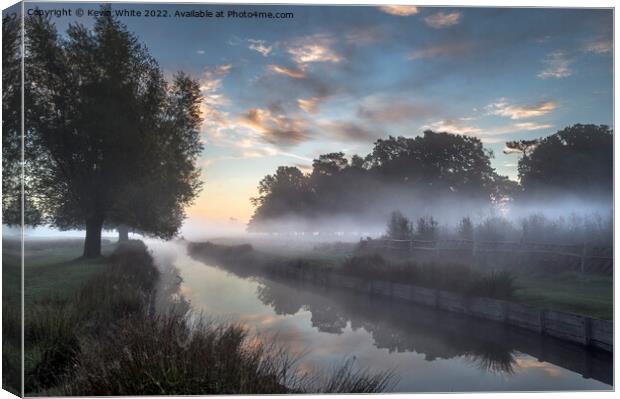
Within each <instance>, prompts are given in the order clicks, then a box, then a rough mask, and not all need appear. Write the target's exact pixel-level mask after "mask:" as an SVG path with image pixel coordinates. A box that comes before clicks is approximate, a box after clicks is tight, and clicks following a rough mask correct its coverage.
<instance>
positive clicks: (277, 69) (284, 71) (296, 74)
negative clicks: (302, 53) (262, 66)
mask: <svg viewBox="0 0 620 399" xmlns="http://www.w3.org/2000/svg"><path fill="white" fill-rule="evenodd" d="M267 69H269V70H270V71H271V72H274V73H278V74H281V75H286V76H288V77H289V78H293V79H303V78H305V77H306V73H305V72H304V71H301V70H299V69H290V68H286V67H283V66H280V65H273V64H272V65H267Z"/></svg>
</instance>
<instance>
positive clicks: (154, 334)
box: [3, 241, 391, 396]
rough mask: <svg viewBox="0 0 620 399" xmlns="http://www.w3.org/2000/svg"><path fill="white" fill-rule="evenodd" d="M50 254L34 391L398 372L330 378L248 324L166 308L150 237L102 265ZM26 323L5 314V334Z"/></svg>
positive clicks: (40, 293) (295, 386) (8, 361)
mask: <svg viewBox="0 0 620 399" xmlns="http://www.w3.org/2000/svg"><path fill="white" fill-rule="evenodd" d="M40 251H41V254H39V255H40V262H32V263H31V264H30V266H28V267H30V268H32V269H33V270H36V271H39V272H40V273H41V274H43V275H44V276H45V277H46V278H47V280H46V279H43V278H40V279H35V282H36V281H38V283H37V284H38V285H37V284H34V285H32V287H35V288H36V290H35V292H34V294H33V295H32V297H31V299H30V300H29V302H28V306H27V307H26V315H25V326H24V330H25V348H26V353H25V359H24V360H25V381H24V384H25V393H26V395H30V396H41V395H43V396H44V395H53V396H66V395H79V396H103V395H145V394H150V395H155V394H167V395H183V394H193V395H196V394H224V393H229V394H230V393H237V394H254V393H270V394H274V393H291V392H296V393H306V392H343V391H341V390H342V389H345V390H347V391H346V392H378V391H381V390H384V389H387V388H388V387H389V386H390V382H391V374H390V373H380V374H374V375H370V374H368V373H366V372H365V371H364V370H360V369H355V368H354V367H352V366H351V364H350V363H349V362H347V363H345V364H344V365H343V366H342V367H341V368H340V369H338V370H337V371H336V372H335V373H334V374H333V375H331V376H330V377H329V378H327V379H324V380H320V379H318V378H317V377H316V376H310V375H306V374H301V373H299V372H297V370H296V368H295V362H294V360H295V359H292V358H291V356H290V355H289V354H288V353H287V352H286V351H283V350H280V349H278V348H277V343H273V342H271V343H270V342H268V341H266V342H262V341H259V340H256V339H255V338H253V337H250V336H249V335H248V332H247V330H246V329H245V327H243V326H241V325H234V324H215V323H208V322H205V321H202V319H200V318H198V319H197V320H198V322H196V323H192V324H191V325H190V324H189V322H188V319H187V318H185V317H182V316H181V315H180V314H178V313H169V314H168V313H166V314H158V313H156V312H155V310H154V306H153V304H154V300H153V299H154V296H155V289H156V288H155V287H156V283H157V282H158V281H159V278H160V272H159V271H158V269H157V268H156V267H155V265H154V263H153V259H152V257H151V256H150V254H149V253H148V251H147V249H146V246H145V245H144V244H143V243H142V242H139V241H130V242H128V243H124V244H123V245H121V246H118V248H116V249H115V250H114V252H113V253H112V254H111V255H109V256H107V257H105V258H102V259H101V260H98V261H97V262H95V264H93V263H92V262H90V261H89V262H85V261H82V260H69V261H65V262H63V261H62V260H59V258H58V257H57V255H58V254H57V252H58V249H53V250H52V249H51V250H50V258H49V259H52V260H51V261H50V262H48V263H46V262H45V256H44V252H45V249H44V248H42V249H40ZM61 252H62V251H61ZM69 252H70V251H69ZM64 254H66V255H67V258H70V257H69V255H68V253H67V251H66V252H65V253H63V254H60V255H61V256H64ZM79 267H82V268H88V271H87V272H82V271H80V270H79ZM54 271H55V272H56V273H55V274H54ZM69 274H75V276H70V275H69ZM45 281H47V284H44V282H45ZM3 310H4V309H3ZM5 316H11V313H10V311H9V312H6V313H5ZM19 323H20V320H19V317H4V318H3V328H5V331H18V330H19V328H20V326H19ZM4 344H5V347H6V348H7V349H8V350H7V351H5V352H4V353H3V366H5V365H8V366H9V369H10V370H15V369H18V367H16V365H17V363H16V362H19V355H18V349H19V342H17V343H16V342H10V341H4ZM7 344H8V346H7ZM11 350H12V351H11ZM16 354H17V355H16ZM15 355H16V356H15Z"/></svg>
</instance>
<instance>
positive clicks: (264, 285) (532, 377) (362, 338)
mask: <svg viewBox="0 0 620 399" xmlns="http://www.w3.org/2000/svg"><path fill="white" fill-rule="evenodd" d="M149 246H150V247H151V249H152V250H153V253H154V255H155V257H156V259H157V260H158V262H159V263H160V264H171V265H174V266H175V267H176V268H177V269H178V271H179V273H180V276H181V277H182V279H183V282H182V283H181V287H180V291H181V294H182V295H183V296H184V297H185V298H186V299H187V300H189V302H190V304H191V307H192V308H193V309H194V310H197V311H202V312H204V314H206V315H208V316H210V317H213V318H215V319H217V320H223V321H229V322H237V321H239V322H242V323H245V324H246V325H248V326H250V327H251V328H253V329H254V331H255V332H257V333H258V334H259V335H260V336H262V337H271V336H272V335H273V334H277V339H278V342H279V343H281V344H283V345H284V346H285V347H286V348H288V349H289V350H291V351H292V352H294V353H302V352H303V353H304V354H305V355H304V356H303V357H302V358H301V360H300V363H299V367H300V369H301V370H303V371H311V370H320V371H322V372H329V371H330V370H333V369H334V368H335V367H336V366H338V365H341V364H342V363H343V362H344V361H345V359H349V358H351V357H354V358H355V360H356V362H357V364H358V365H359V366H361V367H365V368H368V369H369V370H371V371H377V372H379V371H385V370H392V371H393V372H394V374H395V375H396V377H397V378H398V382H397V384H396V385H395V387H394V390H395V391H398V392H450V391H541V390H610V389H612V386H611V384H612V378H613V377H612V376H613V371H612V363H613V362H612V357H611V355H609V354H607V353H604V352H599V351H591V350H586V349H584V348H582V347H579V346H577V345H573V344H570V343H566V342H562V341H559V340H556V339H552V338H549V337H543V336H541V335H539V334H534V333H530V332H526V331H522V330H519V329H515V328H511V327H508V326H504V325H501V324H498V323H492V322H485V321H481V320H477V319H472V318H468V317H463V316H458V315H454V314H451V313H447V312H441V311H436V310H433V309H429V308H425V307H418V306H413V305H410V304H400V303H397V302H394V301H387V300H381V299H379V298H376V297H370V296H367V295H361V294H355V293H351V292H347V291H342V290H335V289H331V290H329V289H325V288H321V287H317V286H312V285H304V284H300V283H295V282H291V281H273V280H268V279H264V278H247V277H242V276H239V275H236V274H233V273H231V272H229V271H226V270H225V269H223V268H222V267H218V266H219V265H209V264H206V263H203V262H201V261H198V260H195V259H193V258H191V257H190V256H188V255H187V253H186V248H185V246H184V245H183V244H181V243H157V242H151V243H149Z"/></svg>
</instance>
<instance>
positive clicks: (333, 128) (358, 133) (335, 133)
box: [317, 121, 376, 142]
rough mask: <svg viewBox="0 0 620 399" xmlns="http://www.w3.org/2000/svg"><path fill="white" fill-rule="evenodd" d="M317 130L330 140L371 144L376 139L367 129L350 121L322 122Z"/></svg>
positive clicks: (318, 124)
mask: <svg viewBox="0 0 620 399" xmlns="http://www.w3.org/2000/svg"><path fill="white" fill-rule="evenodd" d="M317 128H318V129H319V130H320V131H321V133H322V134H323V135H325V136H326V137H327V138H329V139H330V140H340V141H353V142H371V141H373V140H374V139H375V138H376V137H375V136H376V135H375V134H373V132H371V131H369V130H368V129H366V128H365V127H363V126H361V125H359V124H357V123H355V122H349V121H321V122H319V123H317Z"/></svg>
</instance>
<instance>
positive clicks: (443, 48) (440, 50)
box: [409, 43, 473, 60]
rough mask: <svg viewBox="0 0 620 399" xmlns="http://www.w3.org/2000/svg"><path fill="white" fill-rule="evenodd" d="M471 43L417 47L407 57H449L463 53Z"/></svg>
mask: <svg viewBox="0 0 620 399" xmlns="http://www.w3.org/2000/svg"><path fill="white" fill-rule="evenodd" d="M472 47H473V46H472V44H471V43H449V44H444V45H440V46H431V47H426V48H422V49H418V50H415V51H413V52H412V53H411V54H409V59H411V60H418V59H425V58H436V57H450V56H455V55H460V54H465V53H466V52H467V51H468V50H470V49H471V48H472Z"/></svg>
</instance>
